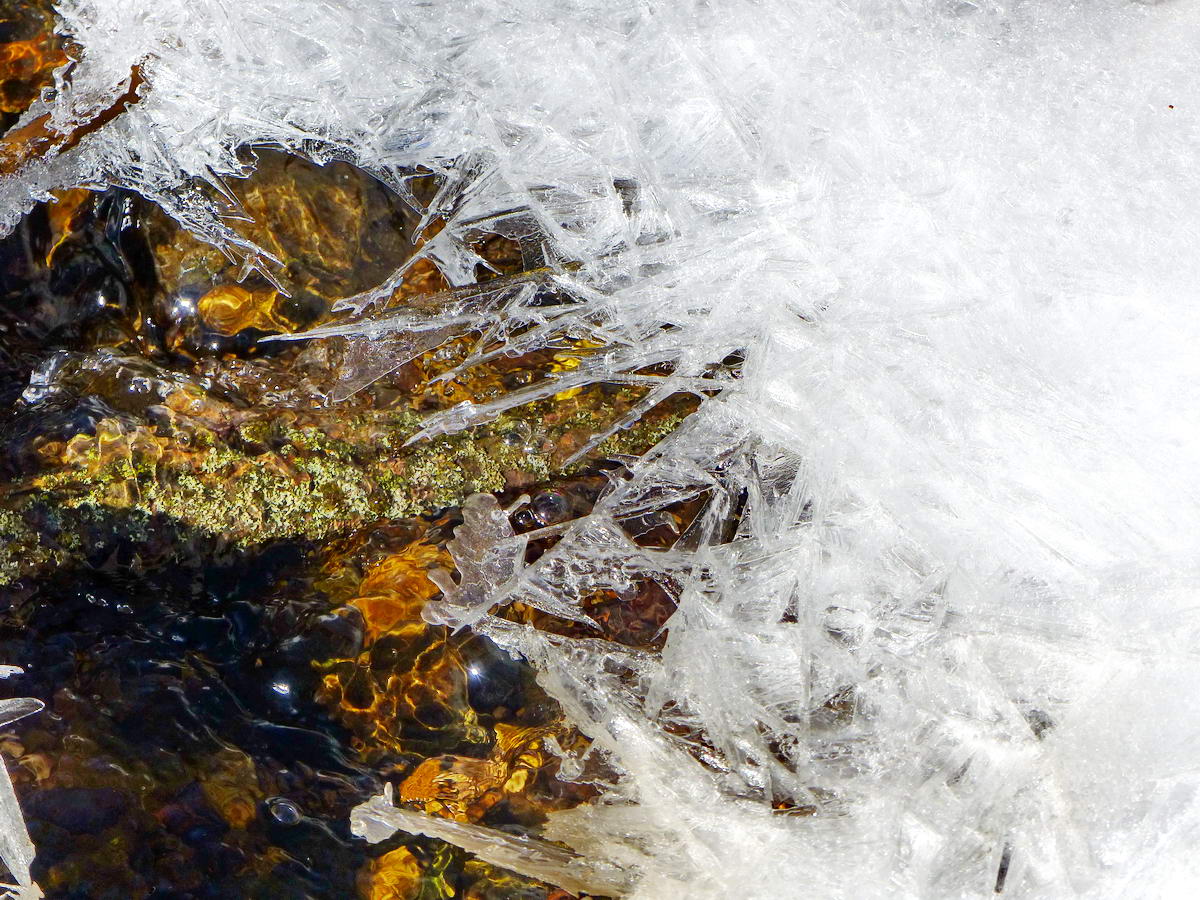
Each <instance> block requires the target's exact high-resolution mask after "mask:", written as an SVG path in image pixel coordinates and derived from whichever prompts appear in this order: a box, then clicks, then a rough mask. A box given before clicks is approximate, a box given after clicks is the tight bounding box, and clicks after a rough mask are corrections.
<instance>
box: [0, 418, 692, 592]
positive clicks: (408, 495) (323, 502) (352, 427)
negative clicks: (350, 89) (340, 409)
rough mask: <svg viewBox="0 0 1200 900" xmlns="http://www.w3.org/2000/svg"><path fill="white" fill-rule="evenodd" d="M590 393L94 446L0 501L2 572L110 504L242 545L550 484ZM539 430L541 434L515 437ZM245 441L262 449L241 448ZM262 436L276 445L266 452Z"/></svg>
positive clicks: (143, 518) (592, 422) (142, 525)
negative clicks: (432, 429)
mask: <svg viewBox="0 0 1200 900" xmlns="http://www.w3.org/2000/svg"><path fill="white" fill-rule="evenodd" d="M615 399H616V400H619V401H621V402H622V403H628V402H629V401H630V400H631V399H634V398H632V397H624V396H623V395H618V396H617V397H616V398H615ZM595 401H596V398H595V397H593V398H591V399H590V400H588V401H587V402H583V401H579V402H577V408H576V409H570V407H567V408H566V409H564V407H562V406H561V405H560V402H559V401H554V400H547V401H543V402H541V403H536V404H530V405H529V406H527V407H523V408H521V409H520V410H517V411H514V412H510V413H508V414H506V415H504V416H502V417H500V418H499V419H498V420H496V421H495V422H493V423H491V424H490V425H485V426H480V427H477V428H474V429H471V430H469V431H466V432H462V433H459V434H454V435H445V436H442V437H439V438H436V439H434V440H430V441H425V442H421V443H419V444H416V445H414V446H409V447H405V446H404V443H405V441H406V440H407V439H408V438H409V437H411V435H412V434H414V433H415V432H416V431H417V430H418V428H419V427H420V419H419V418H418V417H417V416H416V415H415V414H413V413H411V412H408V411H399V412H388V413H377V414H360V415H358V416H356V417H351V418H349V419H347V420H346V421H344V422H340V423H338V424H337V434H338V436H337V437H331V436H329V435H328V434H326V433H325V432H324V431H322V430H321V429H320V428H318V427H317V426H315V425H313V424H286V425H282V426H281V425H278V424H275V423H274V422H271V421H270V420H269V419H267V418H264V419H262V420H255V421H254V422H251V423H246V424H243V425H241V426H239V428H238V430H237V432H236V435H237V437H238V438H240V439H241V441H237V440H235V441H233V442H232V445H231V444H230V443H227V442H225V441H224V440H222V439H221V438H220V437H219V435H218V434H217V433H216V432H210V431H197V432H194V433H193V434H192V435H191V437H192V440H191V443H190V445H188V446H187V447H186V448H172V447H170V446H168V447H167V448H166V450H167V451H168V452H166V453H165V455H163V456H162V458H161V459H159V460H158V461H157V462H156V463H155V462H151V461H149V460H147V459H146V458H145V456H144V455H141V454H139V455H138V456H137V457H136V458H135V456H134V455H133V454H131V453H125V454H121V453H116V454H114V455H113V458H112V459H111V460H110V461H109V462H108V463H107V464H105V465H99V464H98V457H97V455H96V453H95V451H94V450H89V451H88V452H86V453H84V454H82V456H83V460H82V461H81V462H80V463H78V464H76V465H64V466H62V467H61V468H58V469H54V470H52V471H49V472H46V473H44V474H42V475H40V476H39V477H38V478H36V479H34V480H33V481H32V483H29V484H26V485H23V486H21V490H20V491H19V492H18V493H17V494H15V495H14V496H20V497H21V498H22V499H21V500H19V501H18V502H17V503H15V504H11V503H10V507H11V508H10V509H9V510H0V537H3V538H5V540H4V546H3V548H0V583H4V582H9V581H12V580H13V579H15V578H17V577H20V574H21V573H22V572H28V571H30V570H31V568H37V567H40V566H43V565H45V564H48V563H52V562H55V561H57V560H59V559H61V558H63V557H65V556H69V555H72V554H73V553H76V552H79V551H80V550H82V549H84V544H85V541H84V540H83V539H81V537H80V535H79V533H78V531H79V529H80V528H81V527H83V525H84V524H85V523H88V522H91V523H92V524H93V525H95V526H97V527H103V526H104V522H105V521H107V522H108V524H109V526H110V527H111V526H112V515H113V514H114V512H120V513H121V515H122V519H121V522H122V525H121V529H122V535H123V537H126V538H129V539H132V540H134V541H144V540H148V539H149V535H150V534H151V532H152V531H153V530H154V528H153V527H151V525H150V523H151V520H152V518H153V517H156V516H158V517H165V519H166V520H168V521H169V522H171V523H174V525H173V527H179V528H184V529H188V530H189V531H190V532H195V533H198V534H202V535H208V536H210V537H213V538H220V539H221V540H222V541H232V542H233V543H234V544H235V545H237V546H242V547H246V546H251V545H257V544H262V543H264V542H267V541H271V540H277V539H281V538H293V539H294V538H305V539H321V538H324V537H327V536H329V535H331V534H335V533H340V532H345V531H348V530H350V529H353V528H357V527H360V526H362V525H364V524H367V523H369V522H372V521H376V520H380V519H400V518H406V517H410V516H415V515H422V514H426V513H430V512H434V511H436V510H439V509H444V508H447V507H452V506H456V505H458V504H460V503H461V502H462V500H463V499H464V498H465V497H466V496H467V495H469V494H472V493H477V492H487V493H490V492H496V491H500V490H503V489H504V488H505V487H506V485H508V484H509V483H510V482H511V478H512V477H513V476H514V474H517V475H518V476H519V478H520V479H521V480H525V481H528V482H530V483H536V482H545V481H548V480H551V479H552V478H554V477H555V476H556V475H560V474H565V473H563V472H562V471H561V470H560V469H558V468H556V463H555V462H554V451H553V448H555V447H556V446H557V445H558V441H559V440H560V439H561V438H562V436H563V435H564V434H566V433H567V432H568V431H570V430H583V431H588V432H594V431H596V430H599V429H601V428H603V427H604V425H605V424H606V423H607V422H608V421H610V420H611V416H612V415H613V409H612V406H611V405H608V404H602V403H597V402H595ZM568 402H572V403H576V401H568ZM609 402H610V403H611V401H609ZM690 409H691V407H690V406H688V407H687V408H686V409H684V408H682V405H681V410H680V411H679V412H676V413H674V414H670V415H662V414H658V415H656V416H655V417H652V418H649V419H646V420H643V421H642V422H638V423H636V424H635V425H633V426H632V427H630V428H628V429H625V430H622V431H621V432H619V433H617V434H615V435H613V436H611V437H610V438H608V439H607V440H606V441H605V442H604V443H603V444H602V445H601V448H600V451H601V452H602V453H629V454H636V453H641V452H644V451H645V450H646V449H648V448H649V447H650V446H652V445H653V444H654V443H656V442H657V441H658V440H660V439H661V438H662V437H663V436H665V435H666V434H668V433H669V432H670V431H671V430H673V429H674V428H675V427H677V425H678V424H679V422H680V421H682V419H683V418H684V417H685V415H687V413H688V412H690ZM564 411H566V412H568V413H569V414H567V415H562V413H563V412H564ZM551 422H552V423H553V424H548V423H551ZM534 432H536V433H537V434H538V437H537V439H536V440H531V441H529V442H524V441H513V440H512V439H511V436H512V434H514V433H520V434H528V433H534ZM147 434H148V432H147ZM246 442H248V443H249V444H250V445H251V446H252V447H253V449H255V450H257V451H259V452H257V453H254V452H250V451H249V450H247V449H243V446H244V444H245V443H246ZM527 443H528V444H529V445H536V446H529V445H527ZM271 445H274V446H275V447H276V449H275V450H271V451H265V452H263V447H264V446H271ZM583 465H585V463H580V464H576V465H575V466H572V467H571V468H572V470H575V469H578V468H581V467H582V466H583ZM34 504H37V505H38V506H39V508H46V509H49V510H58V511H61V512H62V513H64V514H66V515H64V516H63V526H62V533H61V534H59V535H58V536H57V538H56V541H57V545H58V547H59V548H60V549H57V550H55V551H53V553H52V552H51V551H49V550H47V549H46V548H44V547H42V546H41V543H40V541H39V538H38V535H37V534H36V533H35V532H34V531H33V530H32V529H31V528H30V526H29V525H28V524H27V522H26V517H25V516H23V515H21V513H22V512H24V511H26V510H27V509H29V508H31V507H32V506H33V505H34ZM106 516H107V517H108V518H107V520H106V519H105V517H106ZM155 527H157V526H155ZM54 554H57V556H55V555H54Z"/></svg>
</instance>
